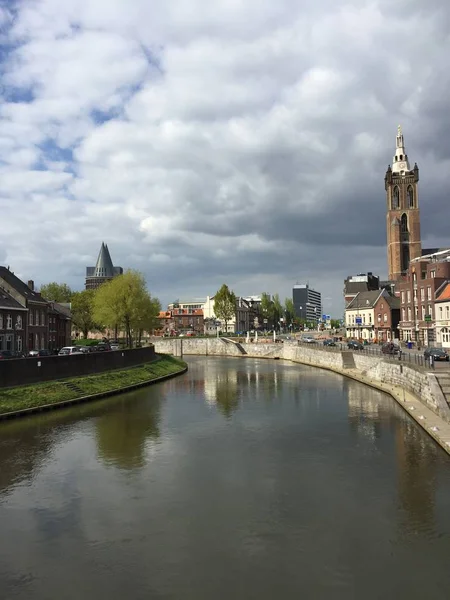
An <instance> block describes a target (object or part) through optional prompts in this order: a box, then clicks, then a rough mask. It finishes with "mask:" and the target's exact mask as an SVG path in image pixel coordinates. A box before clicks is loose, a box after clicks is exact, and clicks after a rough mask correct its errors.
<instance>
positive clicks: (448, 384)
mask: <svg viewBox="0 0 450 600" xmlns="http://www.w3.org/2000/svg"><path fill="white" fill-rule="evenodd" d="M434 375H435V376H436V379H437V380H438V383H439V386H440V388H441V390H442V393H443V394H444V396H445V399H446V400H447V404H449V405H450V373H447V372H437V371H435V372H434Z"/></svg>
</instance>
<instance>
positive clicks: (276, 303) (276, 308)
mask: <svg viewBox="0 0 450 600" xmlns="http://www.w3.org/2000/svg"><path fill="white" fill-rule="evenodd" d="M272 306H273V308H272V311H273V322H274V326H275V328H277V327H278V326H279V325H278V324H279V322H280V319H281V317H282V316H283V305H282V304H281V302H280V296H279V295H278V294H274V296H273V301H272Z"/></svg>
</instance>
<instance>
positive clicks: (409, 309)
mask: <svg viewBox="0 0 450 600" xmlns="http://www.w3.org/2000/svg"><path fill="white" fill-rule="evenodd" d="M408 321H411V307H410V306H408Z"/></svg>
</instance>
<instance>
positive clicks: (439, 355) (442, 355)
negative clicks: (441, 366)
mask: <svg viewBox="0 0 450 600" xmlns="http://www.w3.org/2000/svg"><path fill="white" fill-rule="evenodd" d="M423 355H424V357H425V358H426V359H427V360H429V359H430V356H432V357H433V360H434V361H441V360H445V361H447V362H448V361H449V358H450V357H449V355H448V354H447V352H446V351H445V350H443V349H442V348H427V349H426V350H425V352H424V353H423Z"/></svg>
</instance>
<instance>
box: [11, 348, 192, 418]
mask: <svg viewBox="0 0 450 600" xmlns="http://www.w3.org/2000/svg"><path fill="white" fill-rule="evenodd" d="M186 370H187V365H186V363H185V362H183V361H182V360H180V359H177V358H174V357H173V356H161V357H160V358H159V359H157V360H155V361H152V362H149V363H145V364H142V365H138V366H135V367H130V368H128V369H120V370H114V371H108V372H106V373H100V374H98V375H89V376H87V377H73V378H70V379H62V380H57V381H47V382H44V383H38V384H33V385H26V386H18V387H13V388H6V389H0V420H2V419H10V418H13V417H19V416H24V415H27V414H30V413H33V412H40V411H44V410H52V409H56V408H62V407H64V406H69V405H71V404H76V403H80V402H88V401H91V400H97V399H100V398H104V397H106V396H112V395H114V394H120V393H123V392H126V391H130V390H133V389H137V388H139V387H143V386H145V385H150V384H152V383H157V382H158V381H162V380H164V379H168V378H169V377H174V376H176V375H180V374H182V373H184V372H186Z"/></svg>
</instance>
